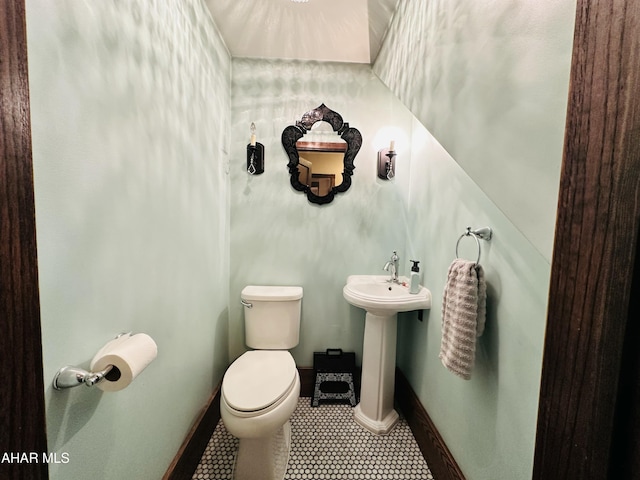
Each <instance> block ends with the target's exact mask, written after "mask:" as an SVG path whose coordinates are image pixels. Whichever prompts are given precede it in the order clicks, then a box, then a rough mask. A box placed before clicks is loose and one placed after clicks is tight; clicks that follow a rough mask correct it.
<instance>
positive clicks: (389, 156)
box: [378, 140, 396, 180]
mask: <svg viewBox="0 0 640 480" xmlns="http://www.w3.org/2000/svg"><path fill="white" fill-rule="evenodd" d="M395 143H396V142H394V141H393V140H391V142H390V143H389V148H383V149H382V150H380V151H378V178H381V179H382V180H391V179H392V178H393V177H395V176H396V150H395Z"/></svg>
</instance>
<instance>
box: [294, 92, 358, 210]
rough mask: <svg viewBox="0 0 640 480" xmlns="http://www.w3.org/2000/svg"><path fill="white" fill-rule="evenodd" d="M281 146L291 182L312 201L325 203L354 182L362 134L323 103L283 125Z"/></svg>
mask: <svg viewBox="0 0 640 480" xmlns="http://www.w3.org/2000/svg"><path fill="white" fill-rule="evenodd" d="M318 122H320V123H318ZM322 122H326V124H328V125H326V124H325V123H322ZM329 127H330V128H329ZM282 146H283V147H284V149H285V151H286V152H287V156H288V157H289V163H288V165H287V166H288V168H289V175H290V176H291V186H292V187H293V188H295V189H296V190H298V191H299V192H305V193H306V194H307V198H308V199H309V201H310V202H312V203H318V204H324V203H329V202H331V201H332V200H333V197H334V196H335V195H336V194H337V193H339V192H345V191H346V190H348V189H349V187H350V186H351V175H353V170H354V168H355V167H354V165H353V160H354V159H355V157H356V154H357V153H358V151H359V150H360V147H361V146H362V135H360V132H359V131H358V130H357V129H355V128H353V127H350V126H349V124H348V123H345V122H344V121H343V120H342V117H341V116H340V114H339V113H337V112H334V111H333V110H331V109H329V108H327V107H326V106H325V105H324V104H322V105H320V106H319V107H318V108H316V109H314V110H310V111H308V112H307V113H305V114H304V115H303V116H302V119H300V120H298V121H297V122H296V124H295V125H289V126H288V127H287V128H285V129H284V131H283V132H282Z"/></svg>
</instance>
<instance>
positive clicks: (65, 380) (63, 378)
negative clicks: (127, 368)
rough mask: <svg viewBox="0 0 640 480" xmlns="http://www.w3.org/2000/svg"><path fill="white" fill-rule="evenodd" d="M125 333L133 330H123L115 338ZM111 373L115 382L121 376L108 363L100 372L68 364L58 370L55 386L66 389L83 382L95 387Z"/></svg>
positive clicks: (118, 371)
mask: <svg viewBox="0 0 640 480" xmlns="http://www.w3.org/2000/svg"><path fill="white" fill-rule="evenodd" d="M123 335H131V332H122V333H120V334H118V335H116V337H115V338H120V337H122V336H123ZM110 373H111V376H110V378H109V380H111V381H114V382H115V381H116V380H118V379H119V378H120V370H118V369H117V368H115V367H114V366H113V365H107V366H106V368H105V369H104V370H100V371H99V372H89V371H87V370H85V369H84V368H80V367H74V366H73V365H67V366H66V367H62V368H61V369H60V370H58V371H57V372H56V375H55V377H53V388H55V389H56V390H64V389H65V388H73V387H77V386H78V385H82V384H83V383H84V384H85V385H86V386H87V387H93V386H94V385H97V384H98V383H100V382H102V381H103V380H104V379H105V378H106V377H107V375H109V374H110ZM111 377H113V378H111Z"/></svg>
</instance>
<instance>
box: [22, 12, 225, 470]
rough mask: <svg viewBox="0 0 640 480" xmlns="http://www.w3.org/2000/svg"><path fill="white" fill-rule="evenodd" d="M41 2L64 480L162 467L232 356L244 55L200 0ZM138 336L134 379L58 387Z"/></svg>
mask: <svg viewBox="0 0 640 480" xmlns="http://www.w3.org/2000/svg"><path fill="white" fill-rule="evenodd" d="M26 3H27V28H28V42H29V43H28V48H29V76H30V86H31V115H32V125H33V160H34V175H35V195H36V216H37V218H36V221H37V234H38V257H39V258H38V260H39V272H40V295H41V310H42V334H43V353H44V376H45V379H46V385H45V400H46V409H47V410H46V413H47V434H48V442H49V449H50V451H51V452H56V453H58V457H59V458H60V456H61V455H60V454H61V453H67V454H68V459H69V461H68V463H66V464H58V465H53V464H52V465H51V466H50V471H51V478H52V479H54V480H55V479H60V480H73V479H77V480H85V479H86V478H88V476H90V477H93V478H97V479H101V480H110V479H113V480H115V479H125V478H126V479H129V478H136V479H150V480H151V479H158V478H160V477H161V476H162V474H163V473H164V472H165V470H166V468H167V466H168V464H169V462H170V461H171V460H172V458H173V456H174V455H175V453H176V451H177V450H178V448H179V446H180V444H181V443H182V441H183V439H184V437H185V435H186V433H187V432H188V430H189V429H190V427H191V424H192V422H193V421H194V420H195V418H196V416H197V415H198V413H199V411H200V409H201V408H202V407H203V405H204V404H205V403H206V401H207V399H208V398H209V396H210V394H211V392H212V390H213V388H214V387H215V385H217V384H218V382H219V381H220V379H221V377H222V374H223V372H224V369H225V368H226V366H227V360H228V348H227V330H228V327H227V325H228V318H227V317H228V312H227V302H228V296H229V295H228V271H229V267H228V259H229V246H228V242H229V214H228V185H229V177H228V175H227V174H226V170H225V169H226V163H227V154H226V148H227V147H226V142H225V139H226V137H227V131H228V125H229V122H230V112H231V106H230V75H231V65H230V57H229V54H228V52H227V51H226V48H225V47H224V44H223V43H222V41H221V39H220V38H219V36H218V34H217V31H216V29H215V27H214V25H213V23H212V21H211V19H210V16H209V14H208V11H207V10H206V8H205V7H204V6H203V4H202V2H199V1H184V0H175V1H169V0H162V1H155V2H128V1H108V2H82V1H76V0H66V1H65V0H61V1H56V2H50V1H47V0H28V1H27V2H26ZM121 331H133V332H146V333H148V334H149V335H150V336H151V337H152V338H154V339H155V341H156V343H157V345H158V357H157V359H156V360H155V361H154V362H153V363H152V364H151V365H150V366H149V367H148V368H147V370H145V371H144V372H143V373H142V374H141V375H140V377H138V379H136V381H135V382H133V383H132V384H131V385H130V386H129V387H128V388H127V389H125V390H122V391H120V392H115V393H103V392H101V391H100V390H98V389H97V388H93V389H88V388H86V387H84V386H80V387H76V388H75V389H72V390H67V391H62V392H58V391H54V390H53V389H52V387H51V385H50V381H51V380H52V379H53V376H54V374H55V372H56V371H57V370H58V369H59V368H60V367H62V366H64V365H68V364H71V365H77V366H81V367H84V368H88V366H89V362H90V360H91V358H92V357H93V355H94V354H95V353H96V352H97V351H98V349H99V348H101V347H102V345H104V343H106V342H107V341H108V340H109V339H110V338H112V337H114V336H115V335H116V334H117V333H119V332H121Z"/></svg>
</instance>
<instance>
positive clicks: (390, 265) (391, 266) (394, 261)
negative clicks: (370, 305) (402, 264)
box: [384, 250, 400, 283]
mask: <svg viewBox="0 0 640 480" xmlns="http://www.w3.org/2000/svg"><path fill="white" fill-rule="evenodd" d="M398 260H400V259H399V258H398V254H397V253H396V251H395V250H394V251H393V255H391V260H389V261H388V262H387V263H385V264H384V270H385V271H386V272H389V273H390V274H391V278H389V280H387V281H388V282H391V283H398Z"/></svg>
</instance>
